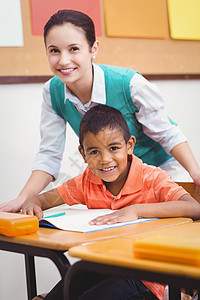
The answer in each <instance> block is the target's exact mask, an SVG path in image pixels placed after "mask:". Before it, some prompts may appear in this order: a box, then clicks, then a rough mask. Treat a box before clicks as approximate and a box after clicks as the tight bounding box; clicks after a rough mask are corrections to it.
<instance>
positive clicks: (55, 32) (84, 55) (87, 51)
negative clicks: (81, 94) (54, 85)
mask: <svg viewBox="0 0 200 300" xmlns="http://www.w3.org/2000/svg"><path fill="white" fill-rule="evenodd" d="M46 50H47V57H48V61H49V65H50V68H51V71H52V72H53V73H54V74H55V75H57V76H58V77H59V78H60V80H61V81H62V82H64V83H65V84H67V85H68V86H69V88H70V85H73V84H77V83H78V84H80V87H81V85H82V84H83V85H84V84H86V83H87V84H88V80H92V64H91V61H92V57H93V56H95V55H96V54H97V51H98V42H95V43H94V45H93V47H92V48H90V46H89V44H88V41H87V39H86V37H85V35H84V32H83V30H82V29H81V28H79V27H76V26H74V25H73V24H71V23H65V24H63V25H55V26H53V27H52V28H51V29H50V30H49V32H48V34H47V36H46Z"/></svg>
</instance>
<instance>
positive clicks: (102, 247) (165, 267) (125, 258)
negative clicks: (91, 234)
mask: <svg viewBox="0 0 200 300" xmlns="http://www.w3.org/2000/svg"><path fill="white" fill-rule="evenodd" d="M155 234H168V235H172V236H175V237H180V235H181V236H183V239H185V238H186V241H187V239H188V241H189V240H197V241H198V242H199V244H200V222H194V223H188V224H179V225H177V226H175V227H174V226H173V227H168V228H166V227H165V228H164V227H163V228H158V229H157V230H156V232H155V230H154V231H149V232H140V233H139V232H138V233H135V234H129V235H124V236H121V237H119V238H114V239H109V240H103V241H97V242H93V243H90V244H85V245H80V246H75V247H72V248H70V249H69V254H70V255H71V256H74V257H78V258H81V259H83V260H86V261H91V262H96V263H102V264H108V265H117V266H123V267H128V268H135V269H140V270H146V271H158V272H161V273H169V274H176V275H181V276H182V275H183V274H185V275H186V276H190V278H198V279H200V268H199V267H194V266H189V265H182V264H176V263H165V262H161V261H151V260H143V259H136V258H134V255H133V241H134V240H136V239H138V238H144V237H147V236H148V237H149V236H152V235H154V236H155Z"/></svg>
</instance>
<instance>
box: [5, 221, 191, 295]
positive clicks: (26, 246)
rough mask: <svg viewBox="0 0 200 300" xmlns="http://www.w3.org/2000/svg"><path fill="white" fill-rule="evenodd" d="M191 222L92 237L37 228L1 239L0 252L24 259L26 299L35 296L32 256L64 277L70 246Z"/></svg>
mask: <svg viewBox="0 0 200 300" xmlns="http://www.w3.org/2000/svg"><path fill="white" fill-rule="evenodd" d="M190 222H192V220H191V219H189V218H168V219H160V220H154V221H150V222H145V223H139V224H133V225H128V226H123V227H117V228H113V229H108V230H103V231H97V232H92V233H78V232H70V231H62V230H56V229H49V228H39V231H38V232H37V233H34V234H30V235H23V236H18V237H7V236H3V235H0V249H1V250H5V251H10V252H16V253H22V254H24V255H25V265H26V279H27V291H28V299H29V300H31V299H32V298H33V297H34V296H35V295H36V294H37V288H36V275H35V263H34V256H40V257H47V258H50V259H51V260H52V261H53V262H54V263H55V265H56V266H57V268H58V270H59V272H60V274H61V277H64V276H65V274H66V271H67V269H68V267H69V262H68V260H67V258H66V256H65V255H64V252H66V251H67V250H69V248H71V247H72V246H75V245H78V244H82V243H89V242H93V241H100V240H104V239H105V240H107V239H110V238H115V237H123V236H126V235H128V234H137V233H143V232H150V231H151V230H157V229H159V228H165V227H171V226H175V225H177V224H184V223H190Z"/></svg>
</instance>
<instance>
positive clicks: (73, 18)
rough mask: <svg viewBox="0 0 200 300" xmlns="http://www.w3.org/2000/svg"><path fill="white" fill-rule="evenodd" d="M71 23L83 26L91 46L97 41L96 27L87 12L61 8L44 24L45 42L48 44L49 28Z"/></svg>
mask: <svg viewBox="0 0 200 300" xmlns="http://www.w3.org/2000/svg"><path fill="white" fill-rule="evenodd" d="M65 23H71V24H73V25H74V26H77V27H79V28H81V29H82V30H83V32H84V34H85V37H86V39H87V42H88V45H89V47H90V48H91V47H92V46H93V44H94V42H95V41H96V37H95V28H94V23H93V21H92V19H91V18H90V17H89V16H87V15H86V14H84V13H82V12H80V11H76V10H70V9H63V10H59V11H58V12H57V13H55V14H53V15H52V16H51V17H50V19H49V20H48V21H47V23H46V25H45V26H44V43H45V45H46V37H47V34H48V32H49V30H50V29H51V28H52V27H53V26H55V25H63V24H65Z"/></svg>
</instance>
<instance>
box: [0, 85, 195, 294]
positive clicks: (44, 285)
mask: <svg viewBox="0 0 200 300" xmlns="http://www.w3.org/2000/svg"><path fill="white" fill-rule="evenodd" d="M155 83H156V84H157V85H158V87H159V88H160V91H161V93H162V95H163V96H164V98H165V102H166V112H167V113H168V115H170V117H171V118H172V119H173V120H174V121H176V122H177V123H178V124H179V126H180V127H181V129H182V131H183V132H184V134H185V135H186V136H187V138H188V140H189V143H190V146H191V148H192V150H193V152H194V154H195V156H196V158H197V161H198V162H199V163H200V141H199V133H198V129H199V127H200V121H199V111H200V80H189V81H186V80H183V81H181V80H175V81H155ZM41 101H42V84H24V85H21V84H19V85H0V137H1V147H0V167H1V173H0V182H1V199H0V202H5V201H8V200H10V199H14V198H15V197H16V196H17V194H18V193H19V192H20V190H21V188H22V187H23V185H24V183H25V181H26V179H27V178H28V176H29V175H30V171H31V165H32V161H33V159H34V155H35V153H36V151H37V149H38V145H39V140H40V136H39V120H40V106H41ZM69 139H70V149H69V148H68V149H67V151H66V152H65V154H64V160H63V164H62V169H61V176H60V178H59V180H58V183H59V182H60V180H61V181H62V179H63V178H64V177H66V178H68V177H69V176H70V175H71V176H75V175H76V174H78V173H80V172H81V171H82V169H83V164H82V159H81V157H80V156H79V154H78V152H77V146H78V140H77V138H76V137H75V136H74V135H73V133H72V131H71V130H70V131H69V132H68V140H69ZM66 172H67V176H65V175H64V174H65V173H66ZM36 264H37V276H38V292H39V293H43V292H45V291H47V290H49V289H50V288H51V287H52V286H53V285H54V284H55V283H56V282H57V280H58V279H59V278H60V277H59V273H58V271H57V269H56V268H55V266H54V265H53V263H52V262H50V261H49V260H47V259H44V258H37V259H36ZM0 265H1V271H0V299H20V300H25V299H27V298H26V297H27V296H26V285H25V284H26V282H25V271H24V261H23V256H22V255H20V254H13V253H8V252H4V251H1V252H0ZM50 274H51V275H50Z"/></svg>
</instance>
